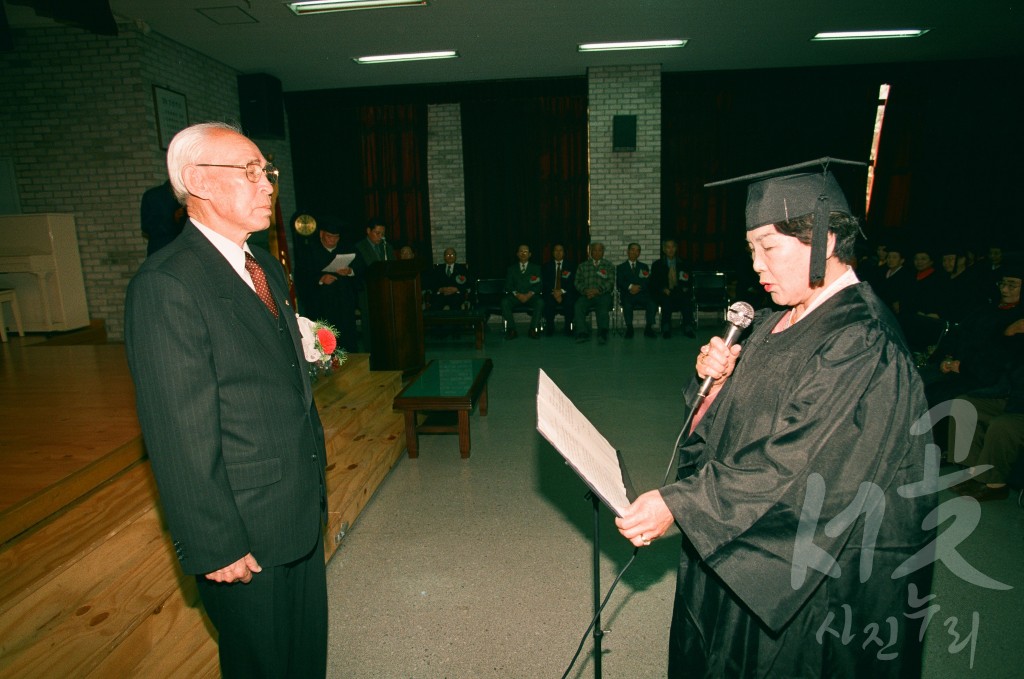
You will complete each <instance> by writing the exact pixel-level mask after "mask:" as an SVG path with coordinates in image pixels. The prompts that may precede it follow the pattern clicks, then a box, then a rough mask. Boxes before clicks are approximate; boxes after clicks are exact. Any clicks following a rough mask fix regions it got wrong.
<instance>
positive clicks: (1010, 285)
mask: <svg viewBox="0 0 1024 679" xmlns="http://www.w3.org/2000/svg"><path fill="white" fill-rule="evenodd" d="M996 287H997V288H1006V289H1007V290H1019V289H1020V281H999V282H998V283H996Z"/></svg>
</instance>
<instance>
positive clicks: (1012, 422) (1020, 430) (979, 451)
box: [949, 321, 1024, 502]
mask: <svg viewBox="0 0 1024 679" xmlns="http://www.w3.org/2000/svg"><path fill="white" fill-rule="evenodd" d="M1007 332H1008V333H1010V334H1012V335H1014V336H1017V337H1021V338H1024V321H1017V322H1016V323H1014V324H1013V325H1012V326H1010V327H1009V328H1007ZM960 398H962V399H964V400H965V401H967V402H968V403H970V404H971V405H972V406H974V408H975V410H976V411H977V413H978V424H977V427H975V429H974V437H973V438H972V439H971V447H970V450H969V451H968V453H967V457H966V458H965V459H963V460H960V462H959V464H962V465H964V466H968V467H977V466H980V465H992V468H991V469H989V470H987V471H984V472H981V473H980V474H977V475H976V476H975V477H974V478H973V479H971V480H969V481H965V482H963V483H961V484H958V485H956V486H953V490H955V491H956V492H957V493H959V494H961V495H969V496H971V497H973V498H975V499H976V500H978V501H979V502H986V501H988V500H1002V499H1004V498H1006V497H1007V496H1008V495H1009V494H1010V490H1009V488H1007V486H1006V482H1007V479H1008V478H1009V475H1010V471H1011V470H1012V469H1013V466H1014V465H1015V464H1016V462H1017V460H1018V458H1019V457H1020V455H1021V451H1022V450H1024V363H1021V362H1020V361H1018V363H1017V366H1016V368H1015V369H1014V370H1013V371H1011V372H1009V373H1007V374H1005V375H1004V376H1003V379H1001V380H1000V382H999V384H997V385H995V386H994V387H992V388H990V389H984V390H978V391H975V392H972V393H970V394H965V395H963V396H961V397H960ZM949 440H950V441H955V440H956V423H955V422H954V421H952V420H951V423H950V428H949Z"/></svg>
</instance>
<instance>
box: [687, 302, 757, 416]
mask: <svg viewBox="0 0 1024 679" xmlns="http://www.w3.org/2000/svg"><path fill="white" fill-rule="evenodd" d="M725 320H726V326H725V333H724V334H723V335H722V339H723V340H725V347H726V348H727V349H728V348H729V347H731V346H732V345H733V344H735V343H736V340H738V339H739V337H740V335H742V334H743V331H744V330H746V329H747V328H748V327H750V323H751V321H753V320H754V307H752V306H750V305H749V304H747V303H746V302H734V303H733V304H732V305H730V306H729V310H728V311H726V314H725ZM714 381H715V379H714V378H713V377H711V376H710V375H708V376H707V377H705V378H704V382H702V383H701V385H700V388H699V389H698V390H697V398H698V399H699V400H700V401H702V400H704V398H705V397H707V395H708V392H710V391H711V384H712V383H713V382H714Z"/></svg>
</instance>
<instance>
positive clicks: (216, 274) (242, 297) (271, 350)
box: [179, 224, 308, 392]
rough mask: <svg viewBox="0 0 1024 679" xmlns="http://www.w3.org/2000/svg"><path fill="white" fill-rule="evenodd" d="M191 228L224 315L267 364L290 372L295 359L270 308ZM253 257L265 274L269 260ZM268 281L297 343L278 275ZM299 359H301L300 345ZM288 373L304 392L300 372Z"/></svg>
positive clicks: (194, 245) (187, 233) (196, 250)
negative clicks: (244, 333) (262, 353)
mask: <svg viewBox="0 0 1024 679" xmlns="http://www.w3.org/2000/svg"><path fill="white" fill-rule="evenodd" d="M189 226H190V227H191V228H190V229H186V231H183V232H182V236H186V237H188V238H190V239H191V241H192V251H193V252H194V253H195V255H196V258H197V259H198V260H199V263H200V265H201V267H202V270H203V271H204V272H205V273H206V275H207V276H208V277H209V280H210V284H211V288H210V290H211V294H213V295H216V296H217V297H218V298H220V300H221V302H222V303H223V306H224V309H225V312H226V313H230V314H231V315H232V316H234V318H235V319H237V321H238V323H239V324H240V325H242V326H243V327H244V328H246V329H247V330H248V331H249V332H250V333H251V334H252V336H253V337H254V338H255V339H256V340H257V341H258V342H259V344H260V346H262V347H263V349H264V350H265V352H266V357H265V359H264V360H265V361H267V362H268V363H270V364H272V365H279V364H282V363H283V365H282V368H283V369H287V368H288V367H289V366H290V365H291V363H292V357H291V356H290V355H289V354H286V353H285V352H283V351H282V343H281V341H280V339H279V338H278V333H277V324H276V322H272V321H271V317H270V316H269V315H268V312H267V308H266V307H265V306H264V305H263V302H262V301H260V298H259V297H258V296H257V295H256V293H255V292H253V290H252V289H251V288H250V287H249V286H248V285H246V284H245V282H244V281H243V280H242V278H241V277H240V276H239V275H238V273H237V272H236V271H235V270H234V269H233V268H232V267H231V265H230V264H228V261H227V260H226V259H224V256H223V255H222V254H221V253H220V252H219V251H218V250H217V248H216V247H214V245H213V243H211V242H210V241H209V240H208V239H207V238H206V236H204V235H203V234H202V233H201V232H200V231H199V230H198V229H196V228H195V227H192V226H191V224H189ZM180 237H181V236H179V238H180ZM253 255H254V256H255V257H256V258H257V261H259V263H260V266H262V267H263V268H264V271H267V270H268V262H267V259H266V258H264V257H261V256H260V253H259V251H258V249H254V250H253ZM267 257H269V255H267ZM267 282H268V285H269V287H270V290H271V295H273V296H274V300H275V301H276V302H277V307H278V310H279V312H280V313H281V314H284V321H285V322H286V323H287V322H288V321H289V318H288V317H289V316H291V318H290V324H289V325H288V327H289V330H291V331H292V337H293V341H294V338H295V337H296V336H297V335H298V326H297V325H296V323H295V318H294V315H295V314H294V311H292V309H291V306H286V305H285V304H284V302H285V301H286V299H287V298H286V297H285V296H283V295H282V294H281V288H280V284H279V283H278V280H277V276H276V275H273V274H270V273H269V272H268V276H267ZM289 353H290V352H289ZM299 356H300V357H301V346H300V353H299ZM285 361H287V362H285ZM299 365H302V366H305V360H304V359H303V360H302V362H301V363H300V364H299ZM289 373H294V374H295V375H296V379H295V387H296V389H298V390H300V391H303V392H305V390H304V389H303V385H302V384H300V381H301V376H299V375H298V371H296V370H289ZM307 389H308V386H307Z"/></svg>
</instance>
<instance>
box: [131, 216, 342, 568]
mask: <svg viewBox="0 0 1024 679" xmlns="http://www.w3.org/2000/svg"><path fill="white" fill-rule="evenodd" d="M252 251H253V256H254V257H256V259H257V261H258V262H259V263H260V265H261V266H262V267H263V269H264V270H265V271H266V274H267V282H268V285H269V287H270V290H271V294H272V295H273V297H274V299H275V300H276V302H277V306H278V308H279V309H280V320H279V321H278V320H275V319H274V318H273V317H272V316H271V315H270V313H269V312H268V311H267V309H266V307H264V306H263V303H262V302H261V301H260V299H259V298H258V297H257V296H256V293H254V292H253V291H252V290H251V289H250V288H249V287H248V286H247V285H246V284H245V283H244V282H243V281H242V279H241V277H239V275H238V274H237V273H236V272H235V270H234V269H232V268H231V265H230V264H228V262H227V261H226V260H225V259H224V257H223V256H222V255H221V254H220V252H218V251H217V249H216V248H215V247H214V246H213V244H212V243H210V241H209V240H207V238H206V237H205V236H204V235H203V234H202V233H201V232H200V231H199V230H198V229H196V227H195V226H193V225H192V223H191V222H189V223H188V224H187V225H186V226H185V229H184V231H182V233H181V235H180V236H179V237H178V238H177V239H175V240H174V241H173V242H172V243H171V244H170V245H168V246H167V247H165V248H163V249H162V250H160V251H159V252H158V253H156V254H155V255H153V256H152V257H150V258H148V259H147V260H146V262H145V263H144V264H143V265H142V267H141V269H140V270H139V272H138V273H137V274H136V275H135V277H134V278H133V279H132V281H131V283H130V285H129V286H128V298H127V301H126V305H125V348H126V351H127V355H128V363H129V366H130V368H131V371H132V377H133V379H134V381H135V389H136V401H137V410H138V416H139V422H140V424H141V425H142V433H143V437H144V439H145V442H146V449H147V451H148V453H149V457H150V460H151V462H152V465H153V473H154V475H155V477H156V481H157V485H158V487H159V489H160V500H161V504H162V506H163V509H164V515H165V517H166V519H167V525H168V528H169V529H170V532H171V535H172V537H173V538H174V546H175V549H176V551H177V554H178V559H179V560H180V561H181V566H182V569H183V570H184V572H186V573H192V574H201V573H208V572H212V571H214V570H217V569H219V568H222V567H223V566H226V565H228V564H230V563H233V562H234V561H236V560H238V559H239V558H241V557H243V556H244V555H245V554H246V553H249V552H251V553H252V554H253V556H254V557H255V558H256V560H257V561H258V562H259V563H260V565H261V566H275V565H280V564H284V563H288V562H291V561H294V560H296V559H298V558H300V557H303V556H305V555H306V554H308V553H309V552H310V550H311V549H313V547H314V546H315V545H316V544H317V540H318V539H319V536H320V533H321V530H322V521H323V512H324V506H325V505H324V498H325V493H324V459H325V450H324V434H323V428H322V426H321V424H320V418H319V416H318V415H317V411H316V406H315V404H314V403H313V394H312V390H311V388H310V383H309V376H308V373H307V363H306V361H305V359H304V358H303V353H302V347H301V345H300V340H299V331H298V327H297V325H296V323H295V312H294V310H293V309H292V308H291V306H290V305H289V303H288V288H287V284H286V281H285V277H284V272H283V270H282V268H281V266H280V264H278V263H277V262H276V261H275V260H274V258H273V257H272V256H271V255H270V254H269V253H267V252H266V251H264V250H261V249H260V248H252Z"/></svg>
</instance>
